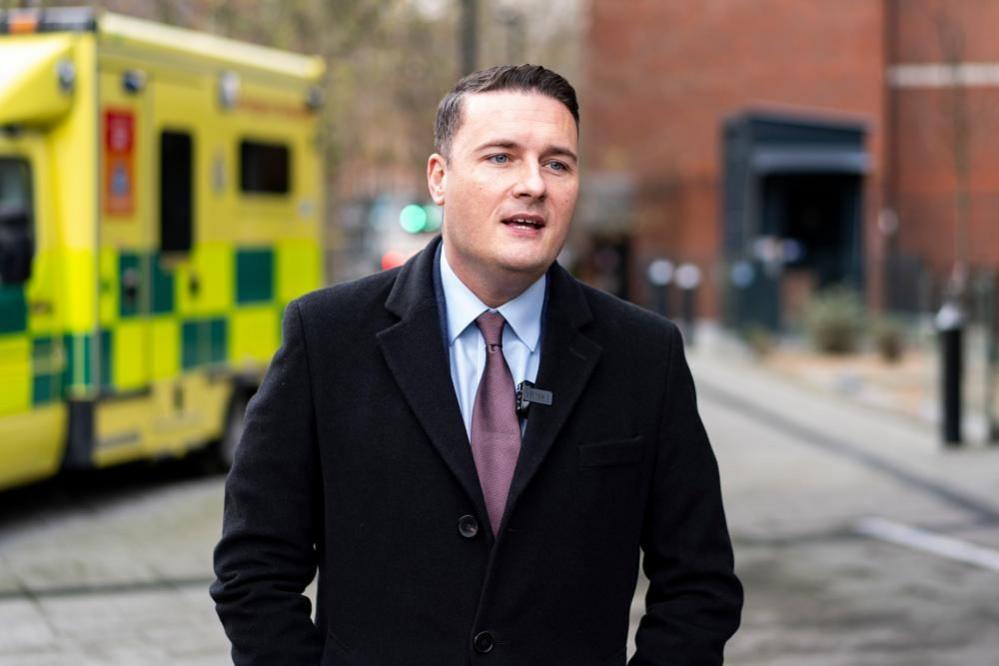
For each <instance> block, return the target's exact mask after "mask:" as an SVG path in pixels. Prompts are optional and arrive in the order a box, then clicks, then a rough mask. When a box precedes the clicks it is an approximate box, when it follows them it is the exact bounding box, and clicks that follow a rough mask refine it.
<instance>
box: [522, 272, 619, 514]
mask: <svg viewBox="0 0 999 666" xmlns="http://www.w3.org/2000/svg"><path fill="white" fill-rule="evenodd" d="M548 278H549V293H548V305H547V307H546V309H545V314H544V317H545V319H544V329H543V330H544V336H543V339H542V341H541V367H540V368H539V369H538V377H537V381H536V382H535V385H536V386H537V387H538V388H540V389H546V390H548V391H551V392H552V404H551V405H532V407H531V412H530V416H529V417H528V419H527V430H526V432H525V433H524V440H523V443H522V445H521V449H520V458H519V459H518V460H517V468H516V470H515V471H514V475H513V481H512V483H511V484H510V494H509V497H508V499H507V508H506V513H505V515H507V516H509V515H510V514H511V513H512V511H511V509H512V507H513V506H514V504H515V503H516V501H517V499H518V498H519V497H520V495H521V494H522V493H523V492H524V489H525V488H526V487H527V485H528V483H529V482H530V480H531V478H532V477H533V476H534V474H535V473H536V472H537V471H538V468H539V467H540V466H541V463H542V461H543V460H544V459H545V456H546V455H547V454H548V452H549V451H550V450H551V448H552V445H553V444H554V443H555V438H556V436H557V435H558V433H559V431H560V430H561V429H562V426H563V425H564V424H565V422H566V421H567V420H568V418H569V415H570V413H571V412H572V409H573V407H574V406H575V404H576V401H577V400H578V399H579V396H580V395H581V394H582V392H583V388H584V387H585V386H586V382H587V380H588V379H589V377H590V374H591V373H592V372H593V368H594V367H595V366H596V364H597V360H598V359H599V358H600V353H601V351H602V348H601V347H600V345H598V344H597V343H596V342H594V341H593V340H591V339H590V338H588V337H586V336H585V335H583V334H582V333H581V332H580V330H579V329H580V328H581V327H582V326H583V325H584V324H586V323H587V322H589V321H590V320H591V319H592V314H591V312H590V308H589V305H588V304H587V302H586V298H585V297H584V295H583V291H582V289H581V288H580V286H579V284H578V283H577V282H576V281H575V280H574V279H573V278H572V277H570V276H569V274H568V273H566V272H565V270H564V269H563V268H562V267H561V266H559V265H558V264H555V265H553V266H552V269H551V270H550V271H549V272H548Z"/></svg>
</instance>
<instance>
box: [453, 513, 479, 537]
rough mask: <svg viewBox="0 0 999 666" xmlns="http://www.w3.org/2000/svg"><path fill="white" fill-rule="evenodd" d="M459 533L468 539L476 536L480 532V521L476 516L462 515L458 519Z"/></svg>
mask: <svg viewBox="0 0 999 666" xmlns="http://www.w3.org/2000/svg"><path fill="white" fill-rule="evenodd" d="M458 533H459V534H461V536H463V537H465V538H466V539H471V538H474V537H475V535H476V534H478V533H479V521H477V520H476V519H475V516H469V515H464V516H462V517H461V518H459V519H458Z"/></svg>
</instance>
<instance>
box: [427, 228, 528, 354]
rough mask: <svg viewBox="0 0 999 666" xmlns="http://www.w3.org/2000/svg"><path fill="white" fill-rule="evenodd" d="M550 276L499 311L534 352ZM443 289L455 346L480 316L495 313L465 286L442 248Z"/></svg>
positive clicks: (450, 333)
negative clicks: (489, 311)
mask: <svg viewBox="0 0 999 666" xmlns="http://www.w3.org/2000/svg"><path fill="white" fill-rule="evenodd" d="M547 279H548V276H547V275H542V276H541V277H540V278H538V279H537V281H535V282H534V284H532V285H531V286H530V287H528V288H527V289H525V290H524V291H523V293H521V294H520V295H519V296H517V297H516V298H514V299H513V300H510V301H507V302H506V303H504V304H503V305H501V306H499V307H498V308H496V310H497V311H498V312H499V313H500V314H501V315H503V318H504V319H506V323H507V324H509V325H510V328H511V329H512V330H513V333H514V335H516V336H517V337H518V338H519V339H520V341H521V342H523V343H524V344H525V345H527V348H528V349H530V350H531V351H532V352H533V351H534V348H535V347H537V346H538V338H539V337H541V310H542V309H543V308H544V304H545V283H546V281H547ZM441 287H442V289H443V291H444V302H445V304H446V308H445V309H446V311H447V335H448V344H449V345H450V344H454V340H455V338H457V337H458V336H459V335H461V334H462V332H463V331H464V330H465V329H466V328H468V326H469V324H471V323H472V322H474V321H475V320H476V319H477V318H478V316H479V315H480V314H482V313H483V312H485V311H486V310H491V309H492V308H490V307H489V306H487V305H486V304H485V303H483V302H482V301H481V300H479V297H478V296H476V295H475V294H474V293H472V290H471V289H469V288H468V287H467V286H465V283H464V282H462V281H461V278H459V277H458V276H457V275H456V274H455V272H454V270H452V269H451V265H450V264H449V263H448V262H447V256H446V255H445V253H444V248H443V246H442V247H441Z"/></svg>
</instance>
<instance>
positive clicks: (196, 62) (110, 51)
mask: <svg viewBox="0 0 999 666" xmlns="http://www.w3.org/2000/svg"><path fill="white" fill-rule="evenodd" d="M322 74H323V63H322V61H321V60H320V59H318V58H314V57H306V56H301V55H296V54H293V53H288V52H285V51H278V50H274V49H268V48H264V47H260V46H255V45H251V44H246V43H242V42H237V41H233V40H228V39H223V38H219V37H214V36H211V35H207V34H202V33H198V32H193V31H189V30H182V29H178V28H173V27H168V26H164V25H160V24H156V23H151V22H148V21H141V20H137V19H134V18H129V17H125V16H120V15H115V14H111V13H98V12H94V11H93V10H91V9H89V8H71V9H36V10H10V11H6V12H4V11H0V488H5V487H10V486H14V485H17V484H22V483H27V482H30V481H32V480H36V479H40V478H43V477H46V476H50V475H53V474H55V473H57V472H58V471H59V470H60V469H65V468H74V469H75V468H87V467H105V466H108V465H114V464H119V463H123V462H127V461H133V460H140V459H150V458H157V457H169V456H181V455H184V454H186V453H188V452H190V451H193V450H196V449H204V448H205V447H207V446H209V445H214V446H215V447H216V451H217V453H218V455H219V457H220V458H221V459H222V461H223V462H224V461H227V460H229V459H230V458H231V455H232V449H233V447H234V445H235V442H236V441H238V435H239V431H240V428H241V423H242V415H243V410H244V407H245V405H246V401H247V400H248V398H249V396H250V395H251V394H252V392H253V390H254V389H255V387H256V386H257V385H258V383H259V381H260V379H261V378H262V375H263V372H264V370H265V369H266V364H267V362H268V360H269V359H270V357H271V355H272V354H273V353H274V351H275V349H276V348H277V346H278V344H279V342H280V335H281V331H280V321H281V314H282V311H283V308H284V306H285V305H286V304H287V303H288V301H290V300H291V299H293V298H294V297H296V296H298V295H300V294H302V293H304V292H306V291H308V290H311V289H314V288H316V287H318V286H320V282H321V280H322V239H321V234H322V219H323V215H322V192H323V186H322V169H321V155H320V151H319V147H318V131H319V114H318V106H319V104H320V95H319V94H318V92H319V87H318V86H319V83H320V78H321V77H322Z"/></svg>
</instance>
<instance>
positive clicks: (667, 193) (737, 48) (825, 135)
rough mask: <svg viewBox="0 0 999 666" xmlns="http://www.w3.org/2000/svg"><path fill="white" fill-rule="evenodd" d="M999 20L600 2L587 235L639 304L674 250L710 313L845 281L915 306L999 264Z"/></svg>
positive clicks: (905, 1) (794, 1) (872, 0)
mask: <svg viewBox="0 0 999 666" xmlns="http://www.w3.org/2000/svg"><path fill="white" fill-rule="evenodd" d="M995 25H999V2H996V1H995V0H960V2H946V1H943V0H841V1H839V2H835V3H831V2H829V3H819V2H806V1H804V0H704V1H703V2H689V1H687V0H590V22H589V28H588V34H587V37H586V45H587V48H586V50H585V53H586V64H585V68H586V81H585V102H586V104H585V108H584V111H585V115H584V119H583V122H584V126H583V128H584V129H583V131H584V133H585V135H586V136H585V140H584V142H583V143H584V146H585V147H586V150H587V152H586V160H587V166H588V172H589V178H590V183H589V185H592V187H590V188H589V189H590V190H591V191H592V192H594V193H595V194H594V196H593V197H591V198H590V199H588V200H585V201H584V202H583V205H582V207H581V210H580V223H581V224H580V227H581V228H582V229H583V230H584V231H585V232H586V234H587V235H588V236H590V237H591V238H592V239H593V242H594V243H595V244H596V245H597V246H600V245H601V244H611V245H614V244H616V245H617V246H618V247H622V248H626V249H627V255H628V257H629V261H628V266H629V270H628V271H627V278H626V279H625V280H624V281H623V283H622V285H626V286H627V289H625V288H624V286H622V289H621V290H622V291H626V292H627V293H628V295H629V296H631V297H632V298H634V299H635V300H637V301H639V302H649V301H650V295H649V293H648V287H647V286H646V280H645V277H644V276H645V269H646V266H647V265H648V263H649V261H650V260H652V259H653V258H655V257H666V258H668V259H670V260H671V261H674V262H692V263H694V264H696V265H698V266H699V267H700V268H701V271H702V273H703V274H704V276H705V278H706V285H705V286H706V287H707V288H704V289H700V290H699V301H700V307H701V310H700V311H701V312H702V313H704V314H707V315H709V316H713V317H718V316H720V315H722V314H723V313H724V314H726V315H732V314H733V313H732V311H731V304H732V303H735V302H739V301H745V302H751V303H754V304H755V306H757V307H758V308H760V309H761V310H762V311H763V312H764V319H765V320H766V323H769V324H771V325H777V324H778V323H780V322H781V321H784V322H785V323H786V321H787V314H788V310H794V309H795V308H798V307H800V304H801V303H802V302H803V301H804V300H805V299H807V298H808V296H809V295H810V294H811V293H814V291H815V290H817V289H820V288H822V287H825V286H829V285H832V284H836V283H847V284H854V285H857V286H859V287H860V288H862V289H863V290H864V291H865V293H866V295H867V300H868V302H869V303H870V304H871V305H872V306H874V307H882V306H886V307H888V308H892V309H903V308H908V309H912V308H914V307H916V306H917V305H918V304H919V303H920V302H921V301H925V300H926V298H925V294H923V293H920V289H921V287H920V285H921V284H923V285H924V286H925V284H928V282H927V280H925V279H921V278H920V277H919V276H929V277H931V278H932V280H935V281H936V284H938V285H939V284H940V283H942V281H943V280H944V279H945V277H946V276H948V275H949V274H951V273H952V272H953V267H954V265H955V264H961V265H967V266H969V267H970V268H971V269H972V270H974V269H976V268H980V267H986V266H995V265H996V264H997V263H999V234H997V233H995V231H993V230H999V133H997V132H996V131H995V129H997V128H995V127H993V126H994V125H997V124H999V111H996V109H999V104H997V102H999V42H997V41H996V40H995V39H993V38H991V34H992V28H993V26H995ZM733 278H734V280H733ZM747 280H748V282H749V283H751V284H747ZM735 283H737V284H738V285H739V287H738V289H739V290H745V291H741V292H740V293H741V294H742V295H743V296H744V297H745V296H752V298H728V297H727V294H730V293H733V292H732V290H734V289H737V287H735V286H733V284H735ZM922 291H926V290H925V289H923V290H922ZM726 303H728V304H729V305H728V306H726ZM767 313H769V314H767ZM736 314H738V313H736Z"/></svg>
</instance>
